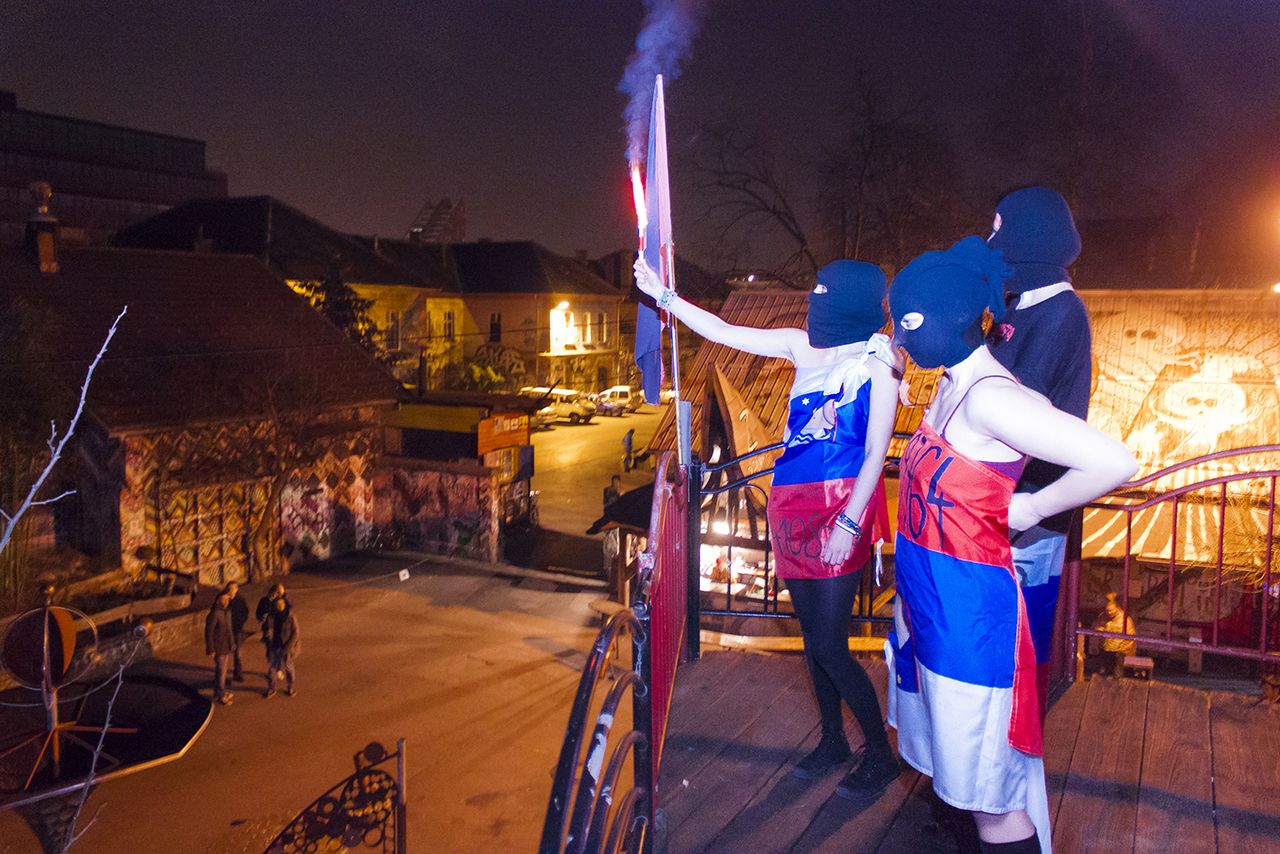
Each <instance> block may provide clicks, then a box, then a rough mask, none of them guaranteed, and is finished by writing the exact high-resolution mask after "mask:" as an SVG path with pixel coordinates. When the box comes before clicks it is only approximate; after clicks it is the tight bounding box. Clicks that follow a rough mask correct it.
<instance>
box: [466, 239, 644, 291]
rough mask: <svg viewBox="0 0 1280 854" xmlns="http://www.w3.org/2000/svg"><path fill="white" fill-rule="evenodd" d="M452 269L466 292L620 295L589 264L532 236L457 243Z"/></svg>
mask: <svg viewBox="0 0 1280 854" xmlns="http://www.w3.org/2000/svg"><path fill="white" fill-rule="evenodd" d="M448 254H449V259H450V261H451V264H450V267H451V270H450V272H451V273H452V274H453V275H454V277H455V280H456V281H457V283H458V286H459V289H460V290H461V291H462V292H463V293H464V294H481V293H504V294H553V293H554V294H592V295H599V296H611V297H616V296H620V294H619V293H618V291H617V290H616V289H614V288H613V287H611V286H610V285H609V283H608V282H606V281H605V280H604V279H602V278H600V277H599V276H598V275H596V273H595V271H594V270H593V269H592V268H591V266H590V265H589V264H586V263H583V262H579V261H575V260H573V259H572V258H566V257H564V256H563V255H557V254H555V253H554V252H552V251H551V250H550V249H547V248H546V247H545V246H543V245H541V244H539V243H534V242H533V241H531V240H519V241H501V242H499V241H484V240H482V241H479V242H477V243H454V244H451V245H450V246H449V249H448Z"/></svg>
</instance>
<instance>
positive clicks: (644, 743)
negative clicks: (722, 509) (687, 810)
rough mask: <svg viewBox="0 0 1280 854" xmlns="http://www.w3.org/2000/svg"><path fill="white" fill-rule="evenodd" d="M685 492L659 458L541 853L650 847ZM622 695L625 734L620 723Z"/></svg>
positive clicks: (672, 662)
mask: <svg viewBox="0 0 1280 854" xmlns="http://www.w3.org/2000/svg"><path fill="white" fill-rule="evenodd" d="M687 485H688V471H687V470H686V469H684V468H683V467H677V466H676V465H675V461H674V458H673V455H671V454H666V455H664V456H663V457H662V458H661V459H660V460H659V463H658V468H657V476H656V479H655V484H654V494H653V506H652V512H651V516H650V522H649V536H648V538H647V544H646V548H645V550H644V552H643V553H642V554H641V556H640V571H639V573H638V575H637V583H636V585H635V588H634V589H635V591H636V593H635V596H634V599H633V601H632V602H631V604H630V607H625V608H621V609H619V610H618V611H617V612H616V613H615V614H613V616H612V617H610V618H609V620H608V621H607V622H606V623H605V625H604V626H603V628H601V630H600V633H599V634H598V635H597V637H596V640H595V643H594V644H593V646H592V648H591V653H590V655H589V656H588V658H587V663H586V666H585V667H584V668H583V671H582V677H581V678H580V679H579V681H578V690H577V694H576V695H575V697H574V702H573V708H572V709H571V710H570V713H569V724H568V726H567V728H566V731H565V738H564V742H563V744H562V745H561V749H560V758H559V761H558V762H557V764H556V771H555V779H554V781H553V783H552V788H551V797H550V799H549V802H548V804H547V814H546V819H545V821H544V823H543V827H542V840H541V843H540V844H539V847H538V850H539V851H540V852H543V854H550V852H566V854H595V852H616V851H627V852H631V854H637V853H638V852H644V854H648V852H651V851H652V850H653V848H654V833H655V829H656V827H657V826H658V807H659V801H658V786H657V782H658V774H659V771H660V769H661V765H662V748H663V743H664V741H665V736H666V728H667V717H668V712H669V711H670V707H671V697H672V692H673V690H674V687H675V676H676V670H677V668H678V667H679V664H680V661H681V658H682V657H683V653H684V651H685V626H686V621H685V606H686V603H687V601H688V597H687V591H686V588H685V565H686V561H685V556H684V551H685V549H686V548H687V542H688V541H687V539H686V536H687V520H686V510H687V506H688V504H687V500H686V498H687V491H686V490H687ZM627 638H630V640H631V643H630V658H631V661H630V662H629V666H622V665H620V664H616V663H615V662H618V661H620V660H621V658H622V654H623V652H624V641H625V640H626V639H627ZM609 683H611V684H609ZM606 684H608V685H609V687H608V688H607V689H606V688H605V685H606ZM628 694H630V696H631V725H630V727H629V728H628V727H626V726H625V725H624V724H622V723H620V722H619V717H620V712H621V711H622V710H623V708H624V707H623V703H624V700H625V699H626V696H627V695H628ZM588 728H589V729H590V732H588ZM628 764H630V766H631V780H630V785H628V784H627V780H626V773H625V772H626V767H627V765H628Z"/></svg>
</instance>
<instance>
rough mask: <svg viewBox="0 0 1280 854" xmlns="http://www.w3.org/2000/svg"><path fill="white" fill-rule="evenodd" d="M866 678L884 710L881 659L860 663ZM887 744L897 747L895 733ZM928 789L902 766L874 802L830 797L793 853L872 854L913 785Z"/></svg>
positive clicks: (886, 677)
mask: <svg viewBox="0 0 1280 854" xmlns="http://www.w3.org/2000/svg"><path fill="white" fill-rule="evenodd" d="M863 666H864V667H866V668H867V675H868V676H870V677H871V683H872V684H873V685H875V686H876V695H877V697H878V698H879V700H880V709H881V712H882V713H883V711H884V710H885V709H886V708H887V706H886V702H887V693H888V689H889V670H888V667H887V666H886V665H885V663H884V660H883V659H879V660H872V661H864V662H863ZM889 742H890V743H891V744H892V745H893V747H894V750H895V751H896V750H897V747H898V733H897V731H895V730H893V729H890V730H889ZM922 781H923V782H922ZM921 785H924V786H928V785H929V781H928V779H927V778H924V777H922V776H921V775H920V774H919V773H918V772H917V771H915V770H914V769H912V768H911V767H910V766H908V765H907V764H906V763H905V762H904V763H903V773H902V775H901V776H899V777H898V779H897V780H895V781H893V782H892V783H890V784H889V786H888V788H887V789H886V790H885V792H884V794H882V795H881V796H880V797H879V798H878V799H877V800H876V801H875V802H874V803H871V804H856V805H855V804H852V803H850V802H849V801H846V800H845V799H844V798H841V797H838V796H834V795H833V796H832V797H831V798H829V799H828V800H827V802H826V803H825V804H823V805H822V809H820V810H819V811H818V813H817V814H816V815H815V816H814V818H813V820H812V821H811V822H810V823H809V826H808V827H806V828H805V829H804V832H803V834H802V835H801V837H800V839H799V841H798V842H797V843H796V845H795V847H794V848H793V849H792V850H793V851H797V852H810V851H815V852H826V851H830V852H833V854H835V852H841V854H843V852H849V851H874V850H876V848H877V847H879V845H880V843H881V842H882V841H883V840H884V838H885V835H886V834H887V832H888V830H889V828H890V827H891V826H892V825H893V823H894V821H895V820H896V819H897V816H898V812H899V811H900V810H901V809H902V806H903V804H905V803H906V801H907V799H908V798H909V797H911V795H912V793H913V792H915V791H916V787H917V786H921Z"/></svg>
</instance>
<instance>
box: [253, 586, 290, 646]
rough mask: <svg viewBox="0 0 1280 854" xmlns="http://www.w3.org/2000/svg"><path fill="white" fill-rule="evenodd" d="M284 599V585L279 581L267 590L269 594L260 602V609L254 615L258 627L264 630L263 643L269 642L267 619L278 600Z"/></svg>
mask: <svg viewBox="0 0 1280 854" xmlns="http://www.w3.org/2000/svg"><path fill="white" fill-rule="evenodd" d="M284 598H285V595H284V585H283V584H281V583H280V582H279V581H277V582H276V583H275V584H272V585H271V586H270V587H269V588H267V592H266V593H264V594H262V598H261V599H259V600H258V607H257V608H255V609H254V611H253V615H254V617H256V618H257V620H258V625H259V627H260V628H261V629H262V642H263V643H266V642H267V618H268V617H270V616H271V612H272V611H274V610H275V605H276V600H277V599H284ZM286 601H288V600H287V599H286Z"/></svg>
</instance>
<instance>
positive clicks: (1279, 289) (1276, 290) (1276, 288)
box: [1271, 282, 1280, 294]
mask: <svg viewBox="0 0 1280 854" xmlns="http://www.w3.org/2000/svg"><path fill="white" fill-rule="evenodd" d="M1271 292H1272V293H1273V294H1280V282H1276V283H1275V284H1274V285H1272V286H1271Z"/></svg>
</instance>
